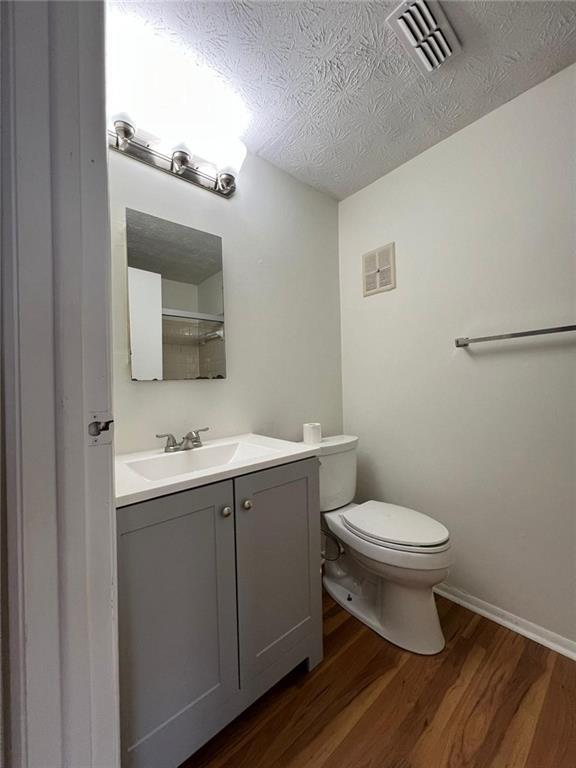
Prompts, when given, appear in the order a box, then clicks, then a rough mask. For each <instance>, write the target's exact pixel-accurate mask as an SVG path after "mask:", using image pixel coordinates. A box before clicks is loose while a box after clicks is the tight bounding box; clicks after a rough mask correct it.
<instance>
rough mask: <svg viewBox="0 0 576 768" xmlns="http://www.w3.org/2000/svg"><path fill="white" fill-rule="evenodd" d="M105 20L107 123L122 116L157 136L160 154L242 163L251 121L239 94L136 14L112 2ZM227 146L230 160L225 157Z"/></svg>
mask: <svg viewBox="0 0 576 768" xmlns="http://www.w3.org/2000/svg"><path fill="white" fill-rule="evenodd" d="M106 23H107V40H106V46H107V47H106V74H107V83H106V87H107V112H108V123H109V126H110V128H112V127H113V123H114V119H115V118H117V117H118V116H119V115H121V116H122V119H123V120H128V119H129V122H131V123H132V124H133V125H134V126H135V128H136V131H137V134H138V133H141V132H145V133H146V134H147V135H150V134H151V135H152V136H153V137H155V138H156V140H157V142H154V144H153V146H154V148H155V149H157V150H158V151H160V152H163V153H166V154H168V155H171V154H172V150H173V149H175V148H179V149H184V150H185V151H187V152H189V153H190V154H191V155H194V156H196V157H199V158H202V159H203V160H205V161H208V162H210V163H213V164H214V165H215V167H216V168H217V170H221V168H223V167H228V166H234V167H236V166H238V157H239V156H240V155H241V154H242V152H241V151H239V150H238V144H240V145H241V146H243V145H242V143H241V142H240V141H239V140H240V138H241V137H242V136H243V135H244V133H245V131H246V129H247V127H248V123H249V121H250V115H249V113H248V110H247V109H246V105H245V104H244V102H243V100H242V99H241V97H240V96H239V95H238V94H237V93H235V92H234V91H233V90H232V88H230V86H228V85H227V84H226V83H225V82H223V80H222V79H221V78H220V77H219V76H218V75H217V74H216V73H215V72H214V71H213V70H212V69H210V68H209V67H208V66H207V65H206V64H205V63H204V62H203V61H201V60H200V58H199V57H196V56H194V55H193V54H192V52H191V51H189V50H188V49H186V48H185V47H184V46H183V45H182V44H181V43H180V42H179V41H178V40H175V39H174V38H171V37H168V36H164V35H161V34H159V33H158V32H156V31H155V30H154V29H153V28H152V27H151V26H150V25H149V24H147V23H146V22H145V21H144V20H143V19H142V18H140V17H139V16H137V15H135V14H133V13H125V12H121V11H120V10H119V9H118V8H116V7H114V6H113V5H108V8H107V19H106ZM224 147H229V148H230V152H231V155H230V157H224V154H223V151H224V150H223V148H224ZM243 152H244V154H245V152H246V150H245V148H244V150H243ZM242 159H243V157H242ZM240 164H241V163H240ZM238 170H239V166H238V168H237V170H236V173H237V172H238Z"/></svg>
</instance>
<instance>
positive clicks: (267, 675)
mask: <svg viewBox="0 0 576 768" xmlns="http://www.w3.org/2000/svg"><path fill="white" fill-rule="evenodd" d="M117 533H118V606H119V640H120V709H121V730H122V766H123V768H158V766H162V768H177V766H179V765H180V764H181V763H182V762H183V761H184V760H186V759H187V758H188V757H190V756H191V755H192V754H193V753H194V752H195V751H196V750H197V749H199V747H201V746H202V745H203V744H204V743H205V742H206V741H208V740H209V739H210V738H211V737H212V736H214V735H215V734H216V733H217V732H218V731H219V730H221V729H222V728H223V727H224V726H225V725H226V724H227V723H229V722H230V721H231V720H233V719H234V718H235V717H236V716H237V715H238V714H240V712H242V711H243V710H244V709H246V707H248V706H249V705H250V704H251V703H253V702H254V701H255V700H256V699H257V698H258V697H259V696H261V695H262V694H263V693H264V692H265V691H266V690H268V689H269V688H270V687H271V686H273V685H274V684H275V683H277V682H278V681H279V680H280V679H281V678H282V677H284V675H286V674H287V673H288V672H290V671H291V670H292V669H293V668H294V667H295V666H297V665H298V664H300V663H301V662H303V661H306V662H307V664H308V669H312V668H313V667H315V666H316V665H317V664H318V663H319V662H320V661H321V660H322V617H321V576H320V511H319V497H318V460H317V459H315V458H311V459H305V460H301V461H296V462H293V463H291V464H284V465H282V466H279V467H274V468H272V469H265V470H261V471H259V472H254V473H252V474H248V475H243V476H241V477H237V478H235V479H232V480H224V481H222V482H218V483H214V484H212V485H207V486H203V487H201V488H195V489H192V490H188V491H181V492H179V493H175V494H173V495H170V496H162V497H159V498H156V499H152V500H150V501H144V502H141V503H138V504H133V505H131V506H127V507H122V508H120V509H118V512H117Z"/></svg>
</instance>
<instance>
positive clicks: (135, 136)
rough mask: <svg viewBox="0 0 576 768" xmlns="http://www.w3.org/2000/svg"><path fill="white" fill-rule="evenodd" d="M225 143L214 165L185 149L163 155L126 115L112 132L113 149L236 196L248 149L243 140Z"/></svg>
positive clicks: (211, 189) (208, 188)
mask: <svg viewBox="0 0 576 768" xmlns="http://www.w3.org/2000/svg"><path fill="white" fill-rule="evenodd" d="M222 144H223V147H222V150H221V151H220V153H219V154H220V155H221V157H220V158H218V160H217V162H216V163H213V162H210V161H208V160H204V158H202V157H196V155H192V154H191V153H190V152H188V151H186V150H185V149H182V148H177V149H174V151H173V152H172V154H171V155H166V154H163V153H162V152H159V151H158V150H156V149H154V148H153V147H152V146H151V142H150V141H149V140H147V137H146V136H144V135H140V134H139V133H138V132H137V129H136V126H135V125H134V123H133V122H131V121H129V120H128V119H125V117H124V116H123V117H122V119H116V120H114V130H113V131H109V132H108V146H109V147H110V149H114V150H116V151H118V152H122V154H124V155H128V156H129V157H131V158H133V159H134V160H138V161H139V162H141V163H145V164H146V165H151V166H152V167H153V168H157V169H158V170H159V171H164V172H165V173H169V174H171V175H173V176H177V177H178V178H180V179H183V180H184V181H188V182H189V183H190V184H195V185H196V186H198V187H202V189H207V190H208V191H209V192H214V193H215V194H216V195H220V196H221V197H232V195H233V194H234V192H235V191H236V179H237V176H238V172H239V170H240V167H241V165H242V163H243V161H244V158H245V156H246V147H245V146H244V144H243V143H242V142H241V141H239V140H237V141H234V142H227V141H223V142H222Z"/></svg>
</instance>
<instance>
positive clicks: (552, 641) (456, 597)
mask: <svg viewBox="0 0 576 768" xmlns="http://www.w3.org/2000/svg"><path fill="white" fill-rule="evenodd" d="M434 591H435V592H436V594H438V595H441V596H442V597H445V598H446V599H447V600H452V602H453V603H458V605H463V606H464V608H469V609H470V610H471V611H473V612H474V613H479V614H480V616H485V617H486V618H487V619H491V620H492V621H495V622H496V623H497V624H501V625H502V626H503V627H507V628H508V629H511V630H513V631H514V632H518V634H519V635H523V636H524V637H528V638H529V639H530V640H534V641H535V642H537V643H540V645H545V646H546V648H551V649H552V650H553V651H557V652H558V653H561V654H562V655H563V656H567V657H568V658H569V659H574V660H576V640H569V639H568V638H567V637H562V635H557V634H556V633H555V632H551V631H550V630H549V629H545V628H544V627H541V626H539V625H538V624H533V623H532V622H531V621H527V620H526V619H521V618H520V616H515V615H514V614H513V613H508V611H504V610H502V608H498V607H497V606H495V605H492V604H491V603H487V602H485V601H484V600H480V598H478V597H474V595H469V594H468V593H467V592H463V591H462V590H460V589H456V588H455V587H449V586H447V585H445V584H442V585H440V586H438V587H436V588H435V590H434Z"/></svg>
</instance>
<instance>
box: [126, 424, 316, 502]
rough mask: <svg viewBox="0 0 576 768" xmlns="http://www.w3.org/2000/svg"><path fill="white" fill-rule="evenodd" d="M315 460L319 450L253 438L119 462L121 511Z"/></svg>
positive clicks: (149, 453) (236, 438)
mask: <svg viewBox="0 0 576 768" xmlns="http://www.w3.org/2000/svg"><path fill="white" fill-rule="evenodd" d="M315 455H316V449H315V447H314V446H311V445H305V444H304V443H293V442H291V441H290V440H278V439H277V438H274V437H266V436H264V435H257V434H254V433H253V432H248V433H246V434H242V435H230V436H229V437H222V438H217V439H216V440H208V441H206V443H205V444H204V445H203V446H202V447H201V448H192V450H190V451H177V452H176V453H164V451H162V450H161V449H158V448H156V449H154V450H152V451H140V452H137V453H126V454H120V455H119V456H116V459H115V473H114V475H115V490H116V506H117V507H123V506H126V505H128V504H135V503H137V502H140V501H147V500H149V499H156V498H158V497H160V496H166V495H168V494H170V493H178V492H179V491H185V490H188V489H190V488H198V487H199V486H201V485H207V484H208V483H216V482H219V481H220V480H229V479H230V478H234V477H239V476H240V475H243V474H246V473H248V472H256V471H258V470H261V469H267V468H271V467H277V466H280V465H281V464H287V463H288V462H291V461H299V460H300V459H305V458H310V457H311V456H315Z"/></svg>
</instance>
